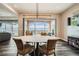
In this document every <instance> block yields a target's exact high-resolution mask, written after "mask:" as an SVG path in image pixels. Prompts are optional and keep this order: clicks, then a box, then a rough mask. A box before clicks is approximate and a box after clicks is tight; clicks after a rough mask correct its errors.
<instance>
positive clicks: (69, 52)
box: [0, 39, 79, 56]
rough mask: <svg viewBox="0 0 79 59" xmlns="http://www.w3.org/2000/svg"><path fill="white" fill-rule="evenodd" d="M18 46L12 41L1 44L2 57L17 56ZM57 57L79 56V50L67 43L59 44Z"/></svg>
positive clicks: (0, 54) (0, 53) (0, 52)
mask: <svg viewBox="0 0 79 59" xmlns="http://www.w3.org/2000/svg"><path fill="white" fill-rule="evenodd" d="M16 52H17V49H16V45H15V43H14V41H13V40H12V39H11V40H10V41H7V42H3V43H0V56H16ZM56 55H57V56H78V55H79V49H76V48H74V47H72V46H69V45H68V44H67V43H66V42H60V41H58V42H57V45H56Z"/></svg>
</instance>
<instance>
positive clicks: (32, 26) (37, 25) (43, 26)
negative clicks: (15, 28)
mask: <svg viewBox="0 0 79 59" xmlns="http://www.w3.org/2000/svg"><path fill="white" fill-rule="evenodd" d="M42 20H44V21H42ZM45 20H46V21H45ZM26 30H29V31H32V32H33V33H34V34H38V33H41V32H47V33H50V34H52V35H55V33H56V21H55V19H53V20H48V19H41V18H40V19H38V21H37V19H29V20H27V19H25V21H24V33H25V32H26Z"/></svg>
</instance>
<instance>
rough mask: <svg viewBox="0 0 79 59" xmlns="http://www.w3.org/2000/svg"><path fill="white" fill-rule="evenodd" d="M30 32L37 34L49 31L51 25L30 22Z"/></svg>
mask: <svg viewBox="0 0 79 59" xmlns="http://www.w3.org/2000/svg"><path fill="white" fill-rule="evenodd" d="M29 30H30V31H35V32H37V31H38V32H40V31H48V30H49V24H48V22H30V23H29Z"/></svg>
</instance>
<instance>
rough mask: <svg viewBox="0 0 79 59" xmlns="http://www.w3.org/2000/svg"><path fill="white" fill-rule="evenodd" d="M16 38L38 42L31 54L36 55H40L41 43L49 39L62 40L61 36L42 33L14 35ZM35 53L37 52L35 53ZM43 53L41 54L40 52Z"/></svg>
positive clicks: (24, 41)
mask: <svg viewBox="0 0 79 59" xmlns="http://www.w3.org/2000/svg"><path fill="white" fill-rule="evenodd" d="M13 38H16V39H21V40H22V41H23V43H26V42H32V43H35V44H36V47H35V48H36V49H35V51H34V52H32V53H31V54H30V55H32V56H33V55H36V56H39V43H45V42H47V41H48V40H60V39H61V38H60V37H56V36H42V35H28V36H26V35H25V36H18V37H13ZM34 53H35V54H34ZM40 55H41V54H40Z"/></svg>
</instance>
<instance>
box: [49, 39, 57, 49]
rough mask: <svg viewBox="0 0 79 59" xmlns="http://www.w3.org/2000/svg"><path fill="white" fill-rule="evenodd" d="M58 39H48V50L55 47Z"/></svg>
mask: <svg viewBox="0 0 79 59" xmlns="http://www.w3.org/2000/svg"><path fill="white" fill-rule="evenodd" d="M56 42H57V40H48V41H47V50H52V49H55V46H56Z"/></svg>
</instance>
